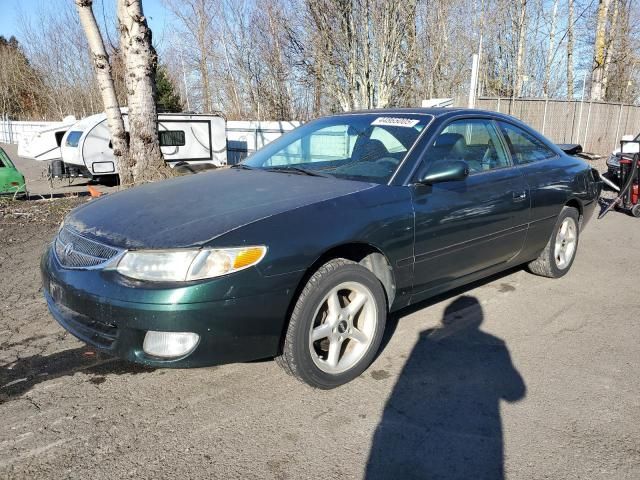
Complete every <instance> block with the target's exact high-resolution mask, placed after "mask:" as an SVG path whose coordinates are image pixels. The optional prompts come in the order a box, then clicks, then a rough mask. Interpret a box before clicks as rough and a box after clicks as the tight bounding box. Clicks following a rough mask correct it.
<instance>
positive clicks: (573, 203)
mask: <svg viewBox="0 0 640 480" xmlns="http://www.w3.org/2000/svg"><path fill="white" fill-rule="evenodd" d="M564 206H565V207H571V208H575V209H576V210H578V225H579V226H580V227H581V226H582V218H583V215H584V207H583V205H582V202H581V201H580V200H578V199H577V198H570V199H569V200H567V202H566V203H565V204H564Z"/></svg>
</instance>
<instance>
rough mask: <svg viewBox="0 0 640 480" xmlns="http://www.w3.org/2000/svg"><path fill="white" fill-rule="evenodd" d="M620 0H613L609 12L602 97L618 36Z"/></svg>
mask: <svg viewBox="0 0 640 480" xmlns="http://www.w3.org/2000/svg"><path fill="white" fill-rule="evenodd" d="M619 6H620V0H613V11H612V12H611V19H610V28H609V32H610V33H609V35H608V37H609V38H608V42H607V45H606V47H605V55H604V67H603V69H602V99H603V100H604V99H607V98H608V97H607V86H608V85H609V72H610V70H611V59H612V57H613V53H614V44H615V41H616V38H617V37H618V32H617V29H618V12H619Z"/></svg>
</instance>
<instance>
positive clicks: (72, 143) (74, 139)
mask: <svg viewBox="0 0 640 480" xmlns="http://www.w3.org/2000/svg"><path fill="white" fill-rule="evenodd" d="M81 136H82V132H69V135H67V142H66V145H67V147H77V146H78V142H80V137H81Z"/></svg>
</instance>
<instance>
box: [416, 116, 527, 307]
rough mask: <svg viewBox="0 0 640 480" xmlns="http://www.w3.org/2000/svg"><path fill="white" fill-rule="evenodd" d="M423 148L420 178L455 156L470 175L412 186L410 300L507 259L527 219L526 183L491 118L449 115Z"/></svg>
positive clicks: (516, 247)
mask: <svg viewBox="0 0 640 480" xmlns="http://www.w3.org/2000/svg"><path fill="white" fill-rule="evenodd" d="M428 148H429V150H428V151H427V155H426V159H425V161H424V162H423V165H421V167H420V169H419V170H418V172H417V176H420V175H421V174H424V173H425V172H427V171H428V169H429V168H431V167H432V166H433V165H435V164H437V163H441V162H450V161H455V160H464V161H466V162H467V163H468V164H469V171H470V174H469V176H468V177H467V178H466V179H465V180H461V181H452V182H443V183H436V184H434V185H432V186H426V185H419V184H416V185H414V186H413V187H412V189H413V203H414V212H415V244H414V256H415V265H414V288H413V292H414V295H415V298H414V299H415V300H419V299H420V298H424V297H427V296H429V295H430V294H433V293H436V292H437V291H441V290H444V289H446V287H447V286H448V285H450V284H451V283H456V282H457V281H458V280H460V279H462V278H463V277H466V276H468V275H472V274H474V273H476V272H479V271H482V270H485V269H488V268H491V267H494V266H496V265H499V264H506V263H507V262H509V260H511V259H513V258H514V257H515V256H516V255H517V254H518V253H519V252H520V250H521V249H522V246H523V244H524V240H525V238H526V233H527V224H528V219H529V201H530V200H529V191H528V187H527V185H526V182H525V179H524V177H523V175H522V173H521V172H520V169H519V168H518V167H517V166H514V165H513V164H512V163H511V157H510V155H509V153H508V151H507V149H506V147H505V142H504V140H503V138H502V136H501V135H500V133H499V132H498V129H497V128H496V126H495V124H494V122H493V121H492V120H490V119H478V118H473V119H462V120H454V121H452V122H451V123H449V124H448V125H447V126H446V127H445V128H444V129H443V130H442V131H441V133H440V134H439V135H438V136H437V137H436V139H435V141H434V142H433V144H432V145H430V146H429V147H428Z"/></svg>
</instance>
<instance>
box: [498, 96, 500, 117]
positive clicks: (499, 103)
mask: <svg viewBox="0 0 640 480" xmlns="http://www.w3.org/2000/svg"><path fill="white" fill-rule="evenodd" d="M498 113H500V95H498Z"/></svg>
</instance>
